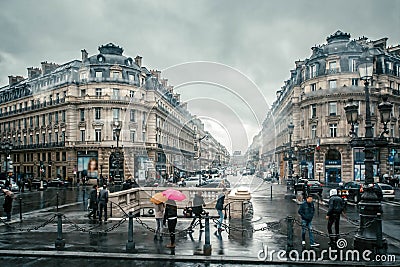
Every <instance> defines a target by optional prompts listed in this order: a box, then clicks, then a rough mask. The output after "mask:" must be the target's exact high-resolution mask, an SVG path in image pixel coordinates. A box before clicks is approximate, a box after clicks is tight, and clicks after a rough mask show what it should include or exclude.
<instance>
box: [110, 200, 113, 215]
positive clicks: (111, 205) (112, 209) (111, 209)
mask: <svg viewBox="0 0 400 267" xmlns="http://www.w3.org/2000/svg"><path fill="white" fill-rule="evenodd" d="M112 210H113V209H112V202H110V218H111V217H112V216H113V215H112Z"/></svg>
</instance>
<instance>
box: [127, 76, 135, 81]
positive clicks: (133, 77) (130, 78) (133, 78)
mask: <svg viewBox="0 0 400 267" xmlns="http://www.w3.org/2000/svg"><path fill="white" fill-rule="evenodd" d="M128 77H129V81H131V82H133V81H135V75H134V74H129V76H128Z"/></svg>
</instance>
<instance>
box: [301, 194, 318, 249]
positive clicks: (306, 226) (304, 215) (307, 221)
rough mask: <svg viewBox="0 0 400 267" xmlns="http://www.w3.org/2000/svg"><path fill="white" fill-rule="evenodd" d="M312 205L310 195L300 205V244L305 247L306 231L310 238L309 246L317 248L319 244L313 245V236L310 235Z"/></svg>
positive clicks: (312, 215) (313, 209)
mask: <svg viewBox="0 0 400 267" xmlns="http://www.w3.org/2000/svg"><path fill="white" fill-rule="evenodd" d="M314 211H315V208H314V203H313V197H312V195H308V196H307V198H306V200H304V201H303V203H301V205H300V208H299V211H298V213H299V214H300V216H301V226H302V227H301V240H302V242H301V244H302V245H303V246H305V245H306V230H308V233H309V236H310V246H311V247H318V246H319V244H318V243H315V241H314V235H313V233H312V223H311V222H312V219H313V217H314Z"/></svg>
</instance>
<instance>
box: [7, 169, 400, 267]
mask: <svg viewBox="0 0 400 267" xmlns="http://www.w3.org/2000/svg"><path fill="white" fill-rule="evenodd" d="M229 180H230V181H231V186H232V188H234V189H238V188H244V189H247V190H249V191H250V192H251V194H252V200H251V201H252V204H253V208H254V216H253V219H252V220H251V221H246V220H244V221H242V220H231V221H229V220H226V221H225V223H227V224H228V225H229V227H228V228H227V229H226V231H224V232H222V233H221V234H218V232H217V231H216V228H215V227H214V224H215V223H214V221H213V220H211V221H210V229H211V230H210V232H211V237H210V239H211V240H210V241H211V245H212V255H213V256H218V257H221V262H224V263H225V265H224V264H219V263H214V262H207V263H202V260H198V261H194V262H196V263H190V262H188V260H185V261H186V262H181V261H178V262H174V261H170V260H168V259H169V258H166V259H165V262H163V263H162V264H161V262H160V261H158V260H157V259H154V260H153V258H152V256H151V255H153V256H155V257H157V255H160V257H167V256H169V255H175V257H178V258H179V257H181V258H182V257H183V258H185V259H190V257H193V255H197V254H199V253H201V250H202V247H203V245H204V240H205V233H204V232H203V231H200V229H199V227H196V228H195V229H194V232H193V233H185V232H181V231H183V230H185V229H186V228H187V227H188V225H189V223H190V221H191V219H190V218H179V219H178V225H177V231H178V232H181V233H180V234H178V235H177V247H176V249H174V250H170V249H167V248H166V247H165V245H166V244H167V242H168V241H169V237H168V236H165V237H164V240H163V242H159V241H155V240H154V239H153V237H154V232H153V231H154V229H155V220H154V218H151V217H144V218H141V219H140V220H134V242H135V248H136V249H137V255H148V257H150V258H147V259H146V260H140V259H136V260H135V261H134V262H132V261H131V260H129V259H115V258H102V259H96V257H97V256H94V257H95V258H94V259H92V258H91V259H86V257H90V255H91V254H92V253H93V254H95V255H105V254H107V253H115V254H118V253H125V251H126V244H127V240H128V235H127V232H128V231H127V229H128V223H127V221H126V220H125V219H124V218H115V217H113V218H111V219H110V220H109V222H108V223H107V224H98V223H95V222H93V221H90V220H89V219H88V218H87V217H86V216H85V215H86V214H87V211H86V205H87V203H86V202H83V200H85V201H86V199H87V192H88V191H89V190H90V187H88V188H87V189H86V190H83V189H82V187H81V188H79V189H78V188H66V189H64V188H62V189H48V190H46V191H42V192H25V193H22V194H19V195H17V200H16V202H15V204H17V203H18V199H19V197H20V196H21V198H22V199H23V201H22V203H23V204H25V203H27V204H28V205H23V211H24V213H23V222H22V223H18V222H16V223H13V224H12V227H6V226H4V225H2V226H1V227H0V231H1V233H0V249H1V250H3V251H4V250H15V249H18V250H21V251H48V252H49V253H50V252H52V251H54V242H55V240H56V239H57V218H55V217H54V211H55V205H56V201H57V193H58V198H59V205H60V209H59V210H60V212H61V213H63V214H64V215H65V217H63V238H64V239H65V242H66V245H65V249H64V251H65V252H68V253H73V252H80V253H85V255H86V256H85V257H84V258H83V259H82V260H76V259H74V260H68V261H66V260H65V259H60V258H52V257H49V258H48V257H43V256H42V257H34V256H32V255H30V257H23V258H21V257H10V258H7V261H8V262H9V263H10V264H12V265H11V266H14V265H16V266H38V265H40V266H55V265H56V264H57V266H71V265H74V264H75V265H76V266H96V265H97V264H99V263H106V264H110V266H116V265H118V266H128V265H129V266H161V265H162V266H250V265H251V264H250V263H246V264H243V263H241V264H237V265H235V264H232V263H229V264H228V263H226V262H227V260H229V259H235V257H240V259H249V260H251V261H253V262H254V261H256V262H258V263H259V261H260V260H258V259H257V257H258V254H259V252H260V251H261V249H262V248H263V247H264V248H265V247H268V249H269V250H284V249H285V247H286V241H287V224H286V220H285V219H286V217H287V216H288V215H291V216H293V217H294V218H296V219H298V218H299V217H298V215H297V210H298V204H297V203H295V202H294V201H292V200H288V199H285V197H284V196H285V193H286V186H284V185H277V184H270V183H265V182H263V181H262V180H261V179H259V178H256V177H253V176H237V177H229ZM271 190H272V194H271ZM271 196H272V197H271ZM383 208H384V212H385V213H384V230H385V229H386V230H387V229H392V228H395V227H398V226H397V221H398V220H397V216H398V215H397V214H399V212H400V210H399V209H400V208H399V207H398V206H395V205H389V204H388V203H384V204H383ZM316 209H317V211H316V215H315V217H314V222H313V224H314V228H315V229H317V230H318V231H321V232H326V220H325V214H326V207H325V206H324V204H323V203H320V204H318V203H316ZM18 212H19V209H18V207H17V205H15V206H14V212H13V213H14V215H13V218H14V219H17V220H18V218H19V215H18ZM179 212H180V214H181V211H179ZM210 214H211V215H215V210H210ZM347 215H348V216H349V217H350V218H352V219H357V218H358V211H357V208H356V207H355V206H350V207H349V208H348V211H347ZM46 221H47V222H46ZM271 225H273V227H271V228H269V227H268V226H271ZM38 226H40V227H38ZM35 227H38V228H37V229H33V228H35ZM267 228H268V229H267ZM356 229H357V227H356V226H353V225H352V224H350V223H348V222H347V221H346V220H345V219H343V220H342V222H341V231H340V232H341V233H349V234H347V235H346V236H344V238H345V239H346V240H347V241H348V244H349V246H351V244H352V238H353V234H354V233H355V231H356ZM89 232H91V234H90V233H89ZM164 232H167V229H164ZM388 233H389V234H390V232H388ZM300 234H301V228H300V227H299V226H298V225H296V224H295V225H294V235H295V237H294V248H295V249H299V250H301V240H300ZM315 238H316V241H317V242H318V243H320V244H321V248H320V250H322V249H327V248H328V239H327V238H326V237H325V236H318V235H317V236H315ZM388 243H389V251H390V252H391V253H393V252H396V251H397V254H398V247H399V244H398V240H396V239H389V240H388ZM98 253H100V254H98ZM102 253H104V254H102ZM124 255H126V254H124ZM3 256H5V255H3ZM198 257H201V258H200V259H204V256H198ZM269 260H271V259H269ZM272 260H276V259H272ZM272 263H273V262H272ZM286 266H288V265H286Z"/></svg>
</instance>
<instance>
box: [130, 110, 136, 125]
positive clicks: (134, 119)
mask: <svg viewBox="0 0 400 267" xmlns="http://www.w3.org/2000/svg"><path fill="white" fill-rule="evenodd" d="M130 121H131V122H136V112H135V110H134V109H131V110H130Z"/></svg>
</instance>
